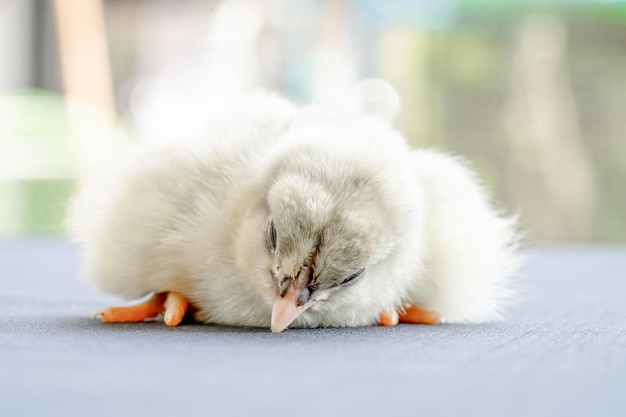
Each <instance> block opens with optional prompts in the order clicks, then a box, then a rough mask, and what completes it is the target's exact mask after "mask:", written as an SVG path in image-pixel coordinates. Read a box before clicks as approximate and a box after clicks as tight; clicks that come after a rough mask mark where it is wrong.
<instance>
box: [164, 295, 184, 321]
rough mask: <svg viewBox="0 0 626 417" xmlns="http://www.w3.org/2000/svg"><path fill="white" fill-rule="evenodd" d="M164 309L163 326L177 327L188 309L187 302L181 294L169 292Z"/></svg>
mask: <svg viewBox="0 0 626 417" xmlns="http://www.w3.org/2000/svg"><path fill="white" fill-rule="evenodd" d="M164 307H165V308H164V310H165V313H164V314H163V321H165V324H167V325H168V326H178V325H179V324H180V322H181V321H183V318H184V317H185V314H186V313H187V310H188V309H189V302H188V301H187V299H186V298H185V297H184V296H183V295H182V294H180V293H177V292H174V291H171V292H168V293H167V298H166V299H165V305H164Z"/></svg>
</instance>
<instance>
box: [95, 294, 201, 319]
mask: <svg viewBox="0 0 626 417" xmlns="http://www.w3.org/2000/svg"><path fill="white" fill-rule="evenodd" d="M187 310H189V302H188V301H187V299H186V298H185V297H184V296H183V295H182V294H180V293H177V292H173V291H172V292H163V293H159V294H155V295H153V296H152V297H150V298H149V299H148V300H146V301H144V302H143V303H139V304H135V305H132V306H124V307H109V308H105V309H102V310H100V311H98V312H97V313H96V314H95V315H94V318H97V317H100V318H101V319H102V321H103V322H105V323H138V322H142V321H144V320H146V319H151V318H154V317H156V316H158V315H159V314H163V315H164V321H165V324H167V325H168V326H178V325H179V324H180V322H181V321H182V320H183V318H184V317H185V314H186V313H187Z"/></svg>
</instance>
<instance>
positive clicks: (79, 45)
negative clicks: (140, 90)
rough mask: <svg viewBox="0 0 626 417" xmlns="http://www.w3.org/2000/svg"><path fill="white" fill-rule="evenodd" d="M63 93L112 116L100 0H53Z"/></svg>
mask: <svg viewBox="0 0 626 417" xmlns="http://www.w3.org/2000/svg"><path fill="white" fill-rule="evenodd" d="M54 10H55V19H56V26H57V36H58V44H59V55H60V61H61V72H62V79H63V85H64V89H65V94H66V95H67V97H68V98H70V99H74V100H77V101H82V102H84V103H87V104H89V105H91V106H93V107H96V108H98V109H99V110H101V111H102V112H103V113H104V114H106V115H107V116H110V117H111V118H113V117H114V116H115V100H114V95H113V82H112V79H111V69H110V64H109V51H108V45H107V37H106V27H105V23H104V11H103V6H102V1H101V0H54Z"/></svg>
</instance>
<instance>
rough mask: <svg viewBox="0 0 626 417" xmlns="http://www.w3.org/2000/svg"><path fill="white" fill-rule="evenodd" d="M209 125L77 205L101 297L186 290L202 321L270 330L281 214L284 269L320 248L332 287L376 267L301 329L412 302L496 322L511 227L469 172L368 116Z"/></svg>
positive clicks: (107, 178)
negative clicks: (272, 227) (271, 232)
mask: <svg viewBox="0 0 626 417" xmlns="http://www.w3.org/2000/svg"><path fill="white" fill-rule="evenodd" d="M215 120H216V122H215V123H213V126H212V127H211V129H209V130H208V134H207V136H206V137H204V138H202V139H201V140H195V141H194V140H185V141H179V142H172V143H168V144H161V145H158V146H151V147H147V148H142V149H139V150H136V151H135V152H134V153H133V154H132V155H130V156H129V157H128V158H127V159H126V160H125V161H124V162H122V163H121V164H120V166H118V167H116V168H115V169H113V170H111V171H109V172H107V173H105V174H103V175H102V176H100V177H99V178H98V179H97V180H95V181H94V182H93V183H92V184H91V185H90V186H88V187H86V188H85V189H84V190H83V191H82V192H81V193H80V194H79V195H78V196H77V198H76V199H75V200H74V203H73V205H72V206H71V210H70V215H69V219H68V224H69V229H70V233H71V235H72V236H73V238H74V240H75V241H76V242H78V244H79V245H80V246H81V248H82V250H83V255H84V263H83V266H84V268H83V274H84V275H85V277H86V278H87V279H88V280H89V281H90V282H92V283H93V284H95V285H96V286H97V287H98V288H99V289H101V290H102V291H104V292H107V293H112V294H116V295H119V296H121V297H124V298H127V299H135V298H139V297H142V296H144V295H146V294H147V293H150V292H163V291H178V292H180V293H182V294H184V295H185V296H187V297H188V298H189V300H190V302H191V303H192V304H193V305H194V306H195V307H196V308H197V309H198V311H197V313H196V318H197V319H199V320H201V321H205V322H211V323H221V324H230V325H243V326H269V324H270V315H271V308H272V302H273V297H274V289H273V287H272V279H271V274H270V271H271V270H272V268H274V267H275V261H276V260H275V259H273V258H272V256H271V255H270V253H269V251H268V247H267V242H266V237H265V231H266V229H267V224H268V219H269V218H270V217H273V218H275V219H276V229H277V233H278V236H279V241H280V243H279V247H278V248H277V253H276V256H277V257H278V258H280V262H281V266H282V267H283V268H287V269H289V268H292V269H293V270H294V271H296V270H297V269H298V268H299V267H300V266H301V263H302V261H303V259H301V258H300V257H299V256H296V255H294V254H297V253H300V252H298V250H296V249H298V248H303V250H305V249H306V248H316V247H317V246H320V245H321V246H323V247H324V249H323V250H322V249H320V250H319V254H316V256H317V258H316V259H315V263H316V265H315V267H316V269H317V270H319V271H323V273H324V276H325V277H327V278H326V279H329V280H330V279H340V278H341V277H345V276H346V275H349V274H350V273H351V271H354V270H355V269H360V268H366V273H365V274H364V276H363V277H362V278H360V279H359V280H358V282H356V283H354V284H353V285H349V286H346V287H345V288H341V289H340V290H333V291H331V290H329V292H328V293H327V294H325V295H323V296H320V302H318V303H316V304H315V305H314V306H313V307H312V308H310V309H309V310H308V311H307V312H306V313H304V314H302V315H301V316H300V317H299V318H298V319H297V320H296V322H295V323H294V326H307V327H309V326H310V327H315V326H358V325H371V324H374V323H376V322H377V320H378V318H379V316H380V314H381V313H382V312H383V311H385V310H389V309H393V308H395V309H398V308H401V306H402V305H403V304H405V303H411V304H416V305H419V306H421V307H423V308H427V309H430V310H432V311H435V312H438V313H439V314H441V315H442V316H443V317H444V318H445V319H446V321H448V322H480V321H485V320H492V319H496V318H498V317H499V314H500V311H501V308H502V307H503V306H504V305H505V304H506V302H507V301H508V299H509V298H510V295H511V291H510V277H511V275H512V273H513V272H514V270H515V267H516V264H517V257H516V255H515V243H516V238H515V232H514V227H515V225H514V222H513V221H511V220H508V219H505V218H503V217H501V216H499V215H498V214H497V213H496V212H495V211H494V209H493V208H492V207H491V206H490V203H489V201H488V198H487V194H486V193H485V192H484V191H483V189H482V188H481V187H480V185H479V184H478V181H477V180H476V178H475V176H474V175H473V174H472V172H471V171H470V170H469V169H468V168H466V167H465V165H464V164H463V163H462V162H461V161H459V160H458V159H456V158H453V157H450V156H447V155H444V154H441V153H437V152H434V151H430V150H420V151H417V150H411V149H409V148H408V146H407V145H406V143H405V141H404V139H403V138H402V137H401V136H400V135H399V134H398V133H396V132H395V131H394V130H393V129H392V128H391V127H389V126H388V125H387V124H385V123H383V122H381V121H378V120H376V119H374V118H368V117H365V116H354V115H348V114H344V113H342V112H340V111H338V110H337V109H324V108H316V107H311V108H305V109H297V108H294V107H293V106H291V105H290V104H288V103H286V102H284V101H282V100H280V99H278V98H274V97H270V96H258V97H256V98H253V99H251V100H249V101H247V102H245V103H244V104H242V105H241V106H239V107H238V108H237V109H229V110H228V112H227V115H226V117H223V115H220V116H219V117H216V118H215ZM285 219H287V220H285ZM329 282H330V281H329ZM320 285H322V286H323V285H324V282H322V283H321V284H320ZM328 286H329V287H330V285H328Z"/></svg>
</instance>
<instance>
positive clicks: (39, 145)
mask: <svg viewBox="0 0 626 417" xmlns="http://www.w3.org/2000/svg"><path fill="white" fill-rule="evenodd" d="M366 78H382V79H385V80H387V81H389V82H390V83H391V84H392V85H394V86H395V87H396V89H397V90H398V92H399V94H400V99H401V109H400V113H399V115H398V117H397V118H396V120H395V124H396V126H397V127H398V128H399V129H400V130H401V131H403V132H404V133H405V134H406V135H407V137H408V139H409V140H410V142H411V144H412V145H413V146H416V147H437V148H440V149H443V150H446V151H450V152H453V153H458V154H462V155H464V156H466V157H467V158H468V159H469V160H470V161H471V163H472V165H473V167H474V168H475V169H476V170H477V171H478V172H479V173H480V174H481V176H482V178H483V180H484V181H485V182H486V183H487V184H488V186H489V187H491V188H492V189H493V190H494V196H495V198H496V199H497V200H498V201H499V202H500V207H501V208H502V209H503V210H505V211H506V212H508V213H515V212H519V213H520V215H521V217H522V219H523V224H524V227H525V228H526V230H527V236H528V241H529V242H536V243H541V244H551V243H602V244H620V243H622V244H623V243H624V242H625V241H626V217H625V213H626V193H625V191H626V0H623V1H618V0H613V1H611V0H605V1H602V0H595V1H592V0H589V1H584V0H570V1H568V0H554V1H543V2H537V1H535V2H532V1H531V2H528V1H522V0H517V1H513V0H508V1H507V0H501V1H495V0H492V1H487V0H485V1H471V0H466V1H462V0H457V1H453V0H439V1H432V0H419V1H416V0H405V1H400V0H386V1H380V0H353V1H348V0H344V1H342V0H298V1H286V0H222V1H217V0H150V1H148V0H103V1H99V0H54V1H52V0H50V1H47V0H0V237H6V236H23V235H62V233H63V227H62V219H63V213H64V210H65V206H66V203H67V200H68V198H69V196H70V195H71V193H72V192H73V190H74V189H75V187H76V186H77V184H79V183H80V182H81V181H83V180H84V179H85V178H88V177H89V175H90V173H91V172H93V171H94V170H95V169H97V168H98V167H99V166H101V165H103V164H106V163H107V162H108V161H110V160H111V159H115V158H116V157H117V156H118V155H120V153H121V152H124V151H125V149H127V148H128V147H129V146H133V145H134V144H136V143H142V142H143V143H145V142H150V141H157V140H162V139H165V138H172V137H173V138H176V137H181V138H182V137H184V136H186V135H193V134H194V133H197V132H200V131H201V130H202V128H203V126H204V123H205V121H206V117H207V115H208V114H210V113H211V109H215V108H216V107H220V106H221V105H223V103H224V102H225V101H227V100H233V99H235V98H236V97H238V96H240V95H243V94H246V93H247V92H250V91H254V90H255V89H257V88H259V87H262V88H265V89H269V90H276V91H279V92H280V93H281V94H283V95H285V96H286V97H288V98H289V99H291V100H293V101H295V102H298V103H309V102H311V101H327V100H336V99H340V98H342V97H345V96H346V95H347V94H348V92H349V91H350V89H351V88H352V87H353V86H354V85H355V84H357V83H358V82H359V81H360V80H362V79H366Z"/></svg>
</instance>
